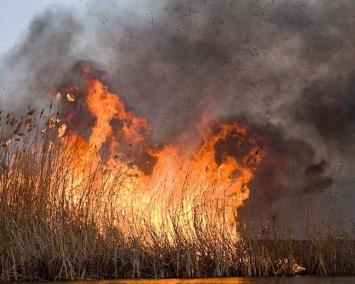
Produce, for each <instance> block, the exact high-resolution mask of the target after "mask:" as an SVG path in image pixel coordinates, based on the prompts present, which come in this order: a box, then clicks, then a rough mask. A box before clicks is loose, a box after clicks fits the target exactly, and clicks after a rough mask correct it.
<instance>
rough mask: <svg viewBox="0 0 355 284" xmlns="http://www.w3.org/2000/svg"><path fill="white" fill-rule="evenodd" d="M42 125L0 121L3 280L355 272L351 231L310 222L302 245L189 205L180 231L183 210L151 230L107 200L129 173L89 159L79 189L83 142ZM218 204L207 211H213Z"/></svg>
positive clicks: (276, 229)
mask: <svg viewBox="0 0 355 284" xmlns="http://www.w3.org/2000/svg"><path fill="white" fill-rule="evenodd" d="M47 117H50V115H47ZM36 120H37V121H38V123H35V121H36ZM43 121H44V115H43V112H42V114H36V112H35V111H34V110H31V109H29V110H28V113H27V115H26V116H25V117H22V118H21V119H17V118H16V117H15V116H14V115H12V114H8V115H4V114H2V116H1V121H0V258H1V259H0V275H1V278H0V280H1V281H34V280H49V279H50V280H59V279H61V280H62V279H71V280H74V279H102V278H105V279H107V278H140V277H156V278H160V277H217V276H218V277H220V276H274V275H285V276H289V275H294V274H300V273H301V274H310V275H354V274H355V246H354V244H355V242H354V232H353V231H352V230H353V226H352V225H349V224H344V226H342V227H341V228H339V229H338V230H337V231H335V230H334V229H333V226H330V225H329V226H327V225H324V224H322V225H317V224H320V223H317V222H314V223H312V224H311V226H312V230H308V229H307V228H306V226H305V232H306V233H307V240H303V241H301V240H295V239H294V238H293V237H292V236H293V234H292V228H291V227H290V228H280V226H279V225H278V224H277V223H276V222H274V223H272V224H268V227H267V228H266V227H264V226H261V227H260V228H259V229H253V230H251V229H250V227H249V226H247V225H246V226H244V225H243V226H242V224H248V221H247V220H242V221H243V222H239V226H237V228H235V230H236V231H237V232H238V233H235V232H231V231H230V230H221V226H220V225H217V224H215V223H214V222H213V220H210V221H209V220H204V222H202V221H201V219H199V218H197V217H196V216H197V213H196V212H198V210H197V208H193V209H192V215H191V216H192V219H193V222H192V223H191V224H189V225H188V226H185V227H184V228H182V227H181V225H180V224H181V221H182V220H183V219H184V218H186V216H183V212H182V211H180V209H179V208H181V207H182V206H183V205H182V204H174V206H171V207H169V208H170V210H169V211H167V212H161V214H162V216H163V217H164V218H168V219H169V220H170V221H169V222H170V224H172V225H171V226H170V227H167V228H165V229H163V230H159V231H158V230H157V229H156V227H155V226H153V225H152V224H151V219H150V218H147V217H146V216H147V215H144V214H141V215H140V214H136V213H134V214H133V213H131V212H133V211H134V210H137V209H133V208H137V206H136V205H135V206H133V204H132V210H131V209H130V208H128V207H127V206H124V207H120V206H119V205H117V203H113V200H120V198H124V196H123V195H121V196H120V194H121V192H122V190H121V188H122V187H124V180H125V179H126V177H127V170H126V169H122V171H116V172H115V175H114V176H113V177H112V175H110V179H108V173H107V168H106V165H105V164H104V163H103V162H102V163H100V162H96V160H93V161H95V163H92V164H94V166H93V167H91V168H90V172H89V173H87V174H86V180H85V182H84V181H82V182H81V183H74V182H73V180H71V179H70V178H68V177H70V176H71V174H72V173H71V171H72V165H73V160H72V159H73V158H72V155H71V154H70V153H71V151H73V149H75V148H76V147H79V146H80V145H78V144H75V143H74V144H73V146H70V147H73V149H72V148H65V147H63V145H64V144H63V143H61V141H60V139H59V138H58V132H57V128H58V126H59V125H58V124H56V122H57V120H56V119H51V120H50V121H49V122H48V123H44V122H43ZM40 125H41V126H40ZM67 147H69V146H67ZM78 158H79V160H80V157H76V159H78ZM98 177H100V178H99V179H98ZM110 197H112V198H110ZM174 202H176V201H174ZM177 202H178V201H177ZM216 204H218V203H216V202H211V205H209V204H204V205H203V206H204V211H207V212H208V211H210V212H216V211H218V210H219V208H215V207H213V206H217V205H216ZM152 206H154V205H152ZM138 207H139V206H138ZM195 210H196V211H195ZM310 222H311V221H310ZM162 226H164V225H163V224H162Z"/></svg>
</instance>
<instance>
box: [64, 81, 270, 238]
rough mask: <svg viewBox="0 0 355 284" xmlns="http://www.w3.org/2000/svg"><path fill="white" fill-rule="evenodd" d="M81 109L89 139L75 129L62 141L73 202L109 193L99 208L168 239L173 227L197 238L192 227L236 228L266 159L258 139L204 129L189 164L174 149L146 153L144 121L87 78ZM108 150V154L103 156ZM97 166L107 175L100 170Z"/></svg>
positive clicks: (239, 131)
mask: <svg viewBox="0 0 355 284" xmlns="http://www.w3.org/2000/svg"><path fill="white" fill-rule="evenodd" d="M74 89H75V88H71V90H74ZM73 97H74V95H73ZM85 104H86V106H87V109H88V111H89V113H90V115H91V116H92V117H93V118H94V125H93V126H92V128H91V134H90V136H89V137H88V138H84V137H81V136H80V135H79V134H78V133H77V132H75V131H66V132H65V134H61V135H60V136H62V138H61V139H62V142H63V145H64V148H65V149H67V150H66V151H67V155H68V156H70V157H71V163H70V165H69V167H70V171H69V172H71V175H70V177H69V179H70V181H71V183H70V184H71V185H72V189H74V192H75V195H76V196H74V199H75V200H78V199H79V198H80V197H79V196H80V195H81V193H80V190H81V189H82V188H87V187H90V188H91V189H94V188H97V190H102V191H105V190H106V191H107V196H106V197H105V198H103V200H102V202H103V203H105V204H107V203H110V204H111V205H112V204H113V206H114V207H115V208H117V212H119V213H117V214H120V216H121V217H122V216H124V218H126V219H129V220H131V221H132V222H133V223H134V222H135V224H136V228H135V230H137V231H139V230H144V229H142V228H143V227H144V226H147V224H149V226H151V227H152V228H154V230H155V231H156V232H157V233H162V234H163V233H164V234H166V235H169V236H170V237H173V236H174V234H175V233H176V229H177V228H179V230H180V231H182V232H186V237H194V236H192V235H191V234H194V231H193V230H191V228H200V230H204V229H207V228H208V226H210V225H212V224H213V226H217V227H218V228H220V229H221V230H229V231H231V232H233V231H234V230H235V226H236V218H237V209H238V207H240V206H242V205H243V202H244V200H246V199H247V198H248V197H249V188H248V186H247V185H248V183H249V182H250V180H251V179H252V176H253V172H254V170H255V169H256V166H257V165H258V163H259V162H260V160H261V159H262V156H263V151H260V150H261V149H262V148H263V147H262V145H260V143H258V139H259V138H258V137H257V136H256V135H254V137H251V135H249V130H248V128H247V127H246V126H242V125H240V124H236V123H224V124H221V125H219V126H218V127H216V129H209V130H208V131H207V133H205V135H204V137H203V141H201V146H200V147H199V149H198V150H197V151H196V153H195V154H194V155H193V156H192V157H189V158H186V156H187V155H186V153H184V149H182V148H180V147H178V145H165V146H164V147H162V148H160V149H159V148H155V147H149V146H148V144H147V140H148V138H149V128H148V122H147V120H146V119H145V118H142V117H138V116H136V115H135V114H134V113H133V112H131V111H128V110H127V109H126V106H125V104H124V103H123V102H122V101H121V99H120V98H119V96H118V95H116V94H113V93H110V92H109V91H108V88H107V87H106V86H104V85H103V84H102V83H101V82H100V81H99V80H98V79H93V78H91V79H88V80H87V84H86V90H85ZM72 117H73V115H70V116H68V118H67V119H72ZM105 149H107V150H108V152H109V155H106V156H105V155H103V154H102V153H103V152H105V151H104V150H105ZM132 149H133V150H132ZM137 152H139V155H138V154H137ZM127 153H128V154H127ZM130 153H131V154H130ZM137 155H138V156H140V159H137V157H136V156H137ZM142 157H143V158H142ZM99 164H103V165H105V169H106V170H105V171H102V170H97V165H99ZM144 167H147V168H149V169H150V170H149V171H144V170H143V169H144ZM112 186H114V189H113V191H112V190H109V188H111V189H112ZM80 188H81V189H80ZM72 189H71V190H70V192H73V190H72ZM68 192H69V190H68ZM112 192H113V193H112ZM102 196H104V195H102ZM103 208H105V206H104V207H103ZM92 210H93V211H95V210H101V209H100V208H93V209H92ZM102 210H104V209H102ZM117 218H118V219H119V217H117ZM138 220H139V221H138ZM130 230H132V228H130ZM127 233H128V232H127ZM195 233H196V232H195Z"/></svg>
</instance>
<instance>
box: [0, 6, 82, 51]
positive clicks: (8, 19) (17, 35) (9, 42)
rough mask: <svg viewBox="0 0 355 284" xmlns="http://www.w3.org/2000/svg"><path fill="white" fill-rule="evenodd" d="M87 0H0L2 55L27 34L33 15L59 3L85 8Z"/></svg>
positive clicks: (74, 7) (0, 49) (0, 48)
mask: <svg viewBox="0 0 355 284" xmlns="http://www.w3.org/2000/svg"><path fill="white" fill-rule="evenodd" d="M85 2H87V1H85V0H11V1H8V0H0V27H1V28H0V57H2V56H3V55H4V53H6V51H8V50H9V49H11V48H13V47H15V46H16V43H17V42H19V41H20V39H21V38H22V37H23V36H24V35H25V34H26V30H27V27H28V25H29V23H30V22H31V20H32V19H33V17H34V16H35V15H37V14H40V13H41V12H43V11H44V10H45V9H47V8H48V7H50V6H53V5H57V6H63V7H71V8H73V9H77V10H79V11H80V10H84V9H85V7H86V5H87V4H86V3H85Z"/></svg>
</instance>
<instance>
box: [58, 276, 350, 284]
mask: <svg viewBox="0 0 355 284" xmlns="http://www.w3.org/2000/svg"><path fill="white" fill-rule="evenodd" d="M64 283H65V284H78V283H80V284H264V283H266V284H320V283H321V284H354V283H355V277H306V276H304V277H303V276H298V277H271V278H235V277H234V278H208V279H149V280H148V279H144V280H102V281H80V282H63V283H62V284H64ZM53 284H58V282H55V283H53Z"/></svg>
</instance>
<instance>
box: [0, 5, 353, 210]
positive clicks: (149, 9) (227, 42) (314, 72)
mask: <svg viewBox="0 0 355 284" xmlns="http://www.w3.org/2000/svg"><path fill="white" fill-rule="evenodd" d="M354 26H355V3H354V2H353V1H350V0H349V1H346V0H343V1H333V0H326V1H320V0H319V1H318V0H308V1H307V0H299V1H281V0H275V1H274V0H269V1H256V0H255V1H249V0H245V1H212V0H198V1H178V0H172V1H138V0H136V1H127V2H120V1H99V2H98V1H92V2H91V3H90V5H89V7H88V10H87V12H85V13H84V14H83V15H78V14H77V13H75V12H73V11H70V10H66V9H59V8H52V9H50V10H47V11H46V12H45V13H43V14H42V15H39V16H37V17H36V18H35V19H34V20H33V22H32V23H31V25H30V28H29V30H28V33H27V36H26V37H25V38H24V39H23V41H22V42H21V43H20V44H19V45H18V47H17V48H16V49H13V50H12V51H10V52H9V53H8V54H7V56H6V57H5V59H4V60H3V62H2V63H1V68H2V70H1V75H0V86H1V90H0V98H1V101H0V108H1V109H5V110H13V111H19V110H21V109H24V108H26V107H27V106H28V105H29V104H31V105H32V106H35V107H37V108H43V107H45V106H46V105H47V104H48V98H49V96H53V94H55V93H56V90H58V89H60V88H63V87H65V86H67V85H68V84H70V83H78V84H79V81H80V74H79V72H76V71H75V70H76V69H77V66H78V65H80V64H89V65H90V66H91V67H92V70H93V71H92V72H93V73H94V74H97V75H98V76H99V77H100V79H101V80H103V81H104V83H105V84H107V85H108V86H109V90H110V91H111V92H114V93H117V94H119V95H120V97H121V98H122V100H123V101H124V102H125V103H126V104H127V105H128V107H129V108H130V109H132V110H133V111H134V112H135V113H136V114H137V115H139V116H143V117H146V118H147V119H148V122H149V125H150V127H151V134H152V138H151V139H152V143H158V144H161V143H177V142H176V141H178V143H181V144H182V145H184V143H185V141H188V140H189V139H191V138H193V137H196V133H198V132H199V130H201V129H204V128H206V127H207V126H208V124H210V123H213V122H215V121H219V122H220V121H239V122H241V123H243V124H246V125H248V127H250V128H251V129H252V131H255V132H258V133H259V134H260V136H261V137H263V143H264V144H265V145H266V147H267V151H268V152H267V155H266V157H265V158H264V160H263V162H262V163H261V164H260V166H259V168H258V170H257V171H256V173H255V178H254V180H253V182H252V183H251V184H250V188H251V197H250V200H248V201H247V202H246V204H247V205H249V207H248V208H250V210H252V212H254V211H257V212H261V211H262V210H263V208H264V206H265V205H263V204H266V203H265V202H260V200H265V199H267V200H268V201H271V200H276V203H277V204H283V205H277V206H280V207H282V206H284V207H287V206H286V205H284V204H286V203H284V202H285V199H287V198H288V197H292V196H299V198H300V200H301V202H302V200H303V199H304V198H307V196H309V195H310V194H320V193H319V192H323V193H324V192H328V193H329V192H339V191H341V192H342V194H343V193H344V194H345V196H346V197H345V198H344V197H342V198H340V199H339V208H340V207H342V208H344V206H346V204H348V203H347V202H350V201H349V200H353V198H354V196H353V193H352V192H351V191H352V189H353V188H352V182H353V164H354V162H355V161H354V160H355V155H354V154H355V153H354V152H355V151H354V150H355V146H354V145H355V144H354V142H355V139H354V138H355V137H354V126H355V109H354V108H355V94H354V92H355V70H354V63H355V53H354V50H355V37H354V36H353V29H354V28H353V27H354ZM83 119H84V118H83ZM197 136H198V134H197ZM345 185H346V186H345ZM286 209H287V208H286Z"/></svg>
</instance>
